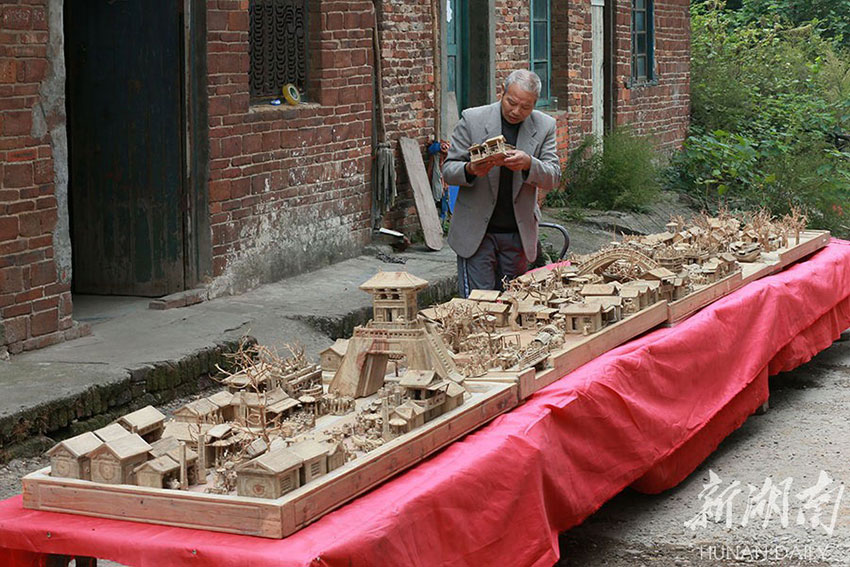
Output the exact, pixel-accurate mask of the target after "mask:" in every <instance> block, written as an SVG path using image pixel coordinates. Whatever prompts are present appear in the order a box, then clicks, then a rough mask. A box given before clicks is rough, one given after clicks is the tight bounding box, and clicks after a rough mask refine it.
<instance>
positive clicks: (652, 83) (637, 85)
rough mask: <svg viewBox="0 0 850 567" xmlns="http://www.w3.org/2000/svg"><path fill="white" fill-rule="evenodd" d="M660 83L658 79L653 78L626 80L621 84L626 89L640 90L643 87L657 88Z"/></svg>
mask: <svg viewBox="0 0 850 567" xmlns="http://www.w3.org/2000/svg"><path fill="white" fill-rule="evenodd" d="M659 83H660V81H659V79H658V77H653V78H652V79H649V80H647V79H631V78H630V79H626V82H625V83H624V84H623V86H625V87H626V88H627V89H642V88H645V87H657V86H658V85H659Z"/></svg>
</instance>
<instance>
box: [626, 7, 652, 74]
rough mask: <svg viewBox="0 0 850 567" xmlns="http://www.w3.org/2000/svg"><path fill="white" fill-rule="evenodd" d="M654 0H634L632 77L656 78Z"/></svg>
mask: <svg viewBox="0 0 850 567" xmlns="http://www.w3.org/2000/svg"><path fill="white" fill-rule="evenodd" d="M653 12H654V10H653V0H632V79H633V80H634V81H640V82H644V81H651V80H653V79H654V78H655V76H654V75H655V73H654V70H653V69H654V63H653V59H654V51H655V26H654V24H653V20H654V17H653V16H654V14H653Z"/></svg>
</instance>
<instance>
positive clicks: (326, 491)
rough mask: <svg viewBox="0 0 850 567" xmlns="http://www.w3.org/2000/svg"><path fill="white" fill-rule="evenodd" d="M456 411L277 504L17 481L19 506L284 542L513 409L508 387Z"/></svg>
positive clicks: (486, 391) (41, 477) (481, 388)
mask: <svg viewBox="0 0 850 567" xmlns="http://www.w3.org/2000/svg"><path fill="white" fill-rule="evenodd" d="M467 389H468V390H469V399H467V400H466V401H465V402H464V404H463V405H461V406H460V407H458V408H456V409H454V410H452V411H450V412H448V413H446V414H444V415H442V416H439V417H437V418H435V419H434V420H432V421H429V422H427V423H426V424H425V425H424V426H422V427H420V428H417V429H415V430H414V431H411V432H410V433H408V434H405V435H402V436H400V437H397V438H395V439H393V440H392V441H390V442H388V443H386V444H384V445H382V446H381V447H379V448H378V449H375V450H374V451H371V452H369V453H367V454H366V455H365V456H363V457H360V458H357V459H356V460H354V461H351V462H349V463H346V464H345V465H344V466H342V467H340V468H338V469H336V470H334V471H332V472H331V473H328V474H326V475H324V476H322V477H321V478H319V479H317V480H315V481H313V482H311V483H309V484H308V485H305V486H303V487H301V488H299V489H298V490H295V491H293V492H290V493H288V494H286V495H284V496H282V497H280V498H278V499H277V500H266V499H262V498H249V497H241V496H230V495H215V494H205V493H197V492H188V491H181V490H165V489H155V488H144V487H140V486H131V485H121V484H118V485H112V484H100V483H95V482H90V481H84V480H76V479H67V478H57V477H51V476H50V468H49V467H48V468H45V469H42V470H40V471H37V472H35V473H32V474H29V475H27V476H26V477H24V479H23V502H24V507H25V508H30V509H33V510H46V511H51V512H67V513H72V514H82V515H87V516H97V517H101V518H113V519H119V520H132V521H135V522H146V523H153V524H164V525H169V526H179V527H186V528H195V529H202V530H212V531H220V532H229V533H236V534H243V535H254V536H262V537H268V538H281V537H286V536H288V535H290V534H292V533H294V532H296V531H298V530H299V529H301V528H302V527H304V526H306V525H307V524H309V523H310V522H313V521H315V520H317V519H318V518H320V517H321V516H323V515H324V514H327V513H328V512H330V511H331V510H333V509H334V508H337V507H339V506H341V505H342V504H344V503H345V502H347V501H349V500H351V499H352V498H354V497H355V496H358V495H359V494H362V493H363V492H365V491H367V490H369V489H370V488H372V487H374V486H376V485H377V484H379V483H381V482H383V481H384V480H387V479H388V478H390V477H392V476H393V475H395V474H396V473H398V472H400V471H402V470H404V469H406V468H408V467H410V466H412V465H414V464H416V463H417V462H419V461H420V460H422V459H423V458H425V457H426V456H427V455H429V454H431V453H433V452H434V451H436V450H438V449H440V448H441V447H444V446H446V445H448V444H449V443H451V442H452V441H455V440H457V439H459V438H460V437H462V436H464V435H466V434H467V433H469V432H471V431H473V430H474V429H476V428H478V427H480V426H481V425H483V424H484V423H486V422H487V421H490V420H491V419H493V418H494V417H496V416H497V415H499V414H501V413H503V412H505V411H508V410H509V409H511V408H513V407H514V406H516V405H517V403H518V401H519V398H518V396H517V387H516V386H515V385H514V384H504V383H501V384H499V383H490V384H488V383H484V382H476V383H474V384H469V385H468V386H467Z"/></svg>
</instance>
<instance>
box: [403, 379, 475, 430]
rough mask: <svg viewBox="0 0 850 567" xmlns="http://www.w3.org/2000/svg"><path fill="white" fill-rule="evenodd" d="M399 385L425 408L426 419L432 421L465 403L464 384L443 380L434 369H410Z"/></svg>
mask: <svg viewBox="0 0 850 567" xmlns="http://www.w3.org/2000/svg"><path fill="white" fill-rule="evenodd" d="M399 386H401V387H402V388H404V390H405V391H406V392H407V395H408V396H409V397H410V398H411V401H412V402H413V403H415V404H416V405H418V406H420V407H421V408H422V409H424V410H425V414H424V416H423V420H424V421H430V420H432V419H434V418H435V417H437V416H439V415H442V414H444V413H445V412H447V411H450V410H452V409H454V408H456V407H457V406H459V405H460V404H462V403H463V392H464V389H463V386H460V385H459V384H456V383H455V382H453V381H451V380H441V379H440V378H439V377H438V376H437V375H436V374H435V373H434V371H433V370H408V371H407V372H405V373H404V375H403V376H402V377H401V379H400V380H399ZM424 421H423V423H424Z"/></svg>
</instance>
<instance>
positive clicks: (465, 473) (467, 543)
mask: <svg viewBox="0 0 850 567" xmlns="http://www.w3.org/2000/svg"><path fill="white" fill-rule="evenodd" d="M848 326H850V245H848V243H846V242H842V241H833V242H832V243H831V244H830V245H829V246H828V247H826V248H825V249H823V250H821V251H820V252H818V253H817V254H815V255H814V256H813V257H811V258H810V259H809V260H807V261H805V262H801V263H799V264H796V265H794V266H791V267H790V268H788V269H787V270H785V271H783V272H782V273H779V274H775V275H773V276H770V277H767V278H765V279H763V280H759V281H757V282H753V283H751V284H749V285H747V286H746V287H745V288H743V289H741V290H738V291H736V292H735V293H733V294H731V295H729V296H727V297H725V298H723V299H721V300H720V301H718V302H716V303H714V304H712V305H711V306H709V307H706V308H705V309H703V310H702V311H700V312H699V313H697V314H696V315H694V316H693V317H691V318H690V319H688V320H687V321H684V322H683V323H680V324H679V325H677V326H676V327H674V328H663V329H657V330H655V331H653V332H651V333H648V334H646V335H644V336H642V337H640V338H638V339H635V340H633V341H631V342H629V343H628V344H626V345H623V346H621V347H619V348H617V349H615V350H613V351H611V352H609V353H607V354H605V355H603V356H600V357H598V358H597V359H595V360H593V361H592V362H590V363H588V364H586V365H584V366H583V367H581V368H579V369H578V370H576V371H574V372H572V373H571V374H569V375H568V376H566V377H565V378H564V379H562V380H559V381H558V382H556V383H555V384H552V385H551V386H549V387H548V388H545V389H544V390H541V391H540V392H538V393H537V394H535V395H534V396H532V397H531V398H529V399H528V400H527V401H526V402H525V403H524V404H522V405H520V406H519V407H517V408H515V409H514V410H513V411H511V412H509V413H507V414H504V415H502V416H500V417H499V418H497V419H496V420H494V421H493V422H491V423H490V424H488V425H487V426H485V427H483V428H482V429H480V430H478V431H476V432H475V433H472V434H470V435H468V436H466V437H465V438H463V439H462V440H460V441H458V442H456V443H453V444H452V445H451V446H449V447H447V448H446V449H444V450H443V451H441V452H439V453H438V454H436V455H434V456H432V457H431V458H429V459H427V460H425V461H423V462H422V463H420V464H419V465H418V466H416V467H415V468H413V469H411V470H409V471H407V472H406V473H404V474H402V475H399V476H397V477H396V478H394V479H392V480H390V481H389V482H387V483H385V484H383V485H382V486H380V487H378V488H377V489H375V490H373V491H371V492H369V493H367V494H365V495H364V496H362V497H360V498H358V499H357V500H355V501H353V502H351V503H349V504H348V505H346V506H344V507H342V508H340V509H339V510H337V511H335V512H333V513H331V514H329V515H327V516H325V517H324V518H322V519H321V520H319V521H318V522H316V523H314V524H312V525H310V526H308V527H306V528H304V529H303V530H301V531H300V532H298V533H297V534H294V535H293V536H290V537H289V538H286V539H283V540H268V539H261V538H251V537H242V536H234V535H228V534H219V533H213V532H203V531H196V530H187V529H179V528H168V527H163V526H155V525H146V524H137V523H131V522H119V521H112V520H99V519H96V518H88V517H84V516H74V515H63V514H53V513H48V512H35V511H30V510H24V509H22V508H21V505H20V497H16V498H12V499H10V500H7V501H4V502H0V547H3V548H6V549H17V550H23V551H40V552H45V553H48V552H50V553H65V554H79V555H91V556H96V557H102V558H107V559H113V560H116V561H119V562H122V563H125V564H128V565H138V566H142V567H145V566H155V567H161V566H163V565H174V566H182V565H221V566H246V567H247V566H251V567H262V566H275V567H281V566H316V567H317V566H360V565H363V566H365V565H369V566H377V565H388V566H397V565H406V566H423V567H424V566H429V567H431V566H434V565H448V566H466V565H469V566H476V567H477V566H481V565H520V566H526V565H528V566H545V567H549V566H551V565H552V564H553V563H554V562H555V561H556V560H557V556H558V543H557V535H558V532H559V531H562V530H565V529H567V528H569V527H571V526H574V525H576V524H578V523H580V522H581V521H582V520H584V518H586V517H587V516H588V515H590V514H592V513H593V512H594V511H595V510H596V509H598V508H599V507H600V506H601V505H602V504H603V503H604V502H606V501H607V500H608V499H610V498H611V497H613V496H614V495H616V494H617V493H618V492H620V491H621V490H622V489H623V488H625V487H627V486H629V485H632V484H635V486H637V487H639V488H640V489H643V490H647V491H652V492H655V491H659V490H664V489H665V488H669V487H670V486H673V485H675V484H676V483H677V482H679V481H680V480H681V479H682V478H684V476H686V475H687V474H688V473H689V472H690V471H691V470H693V468H694V467H696V466H697V465H698V464H699V462H700V461H701V460H702V459H703V458H705V456H707V455H708V454H709V453H710V452H711V451H712V450H714V448H716V446H717V444H718V443H719V442H720V441H721V440H722V439H723V438H724V437H725V436H726V435H728V434H729V433H730V432H731V431H733V430H734V429H735V428H736V427H738V426H740V424H741V423H743V421H744V420H745V419H746V417H747V416H748V415H749V414H750V413H751V412H752V411H753V410H754V409H755V408H756V407H758V406H759V405H761V403H762V402H763V401H764V398H765V397H766V394H767V390H766V388H767V379H766V377H767V374H768V372H770V373H773V372H776V371H779V370H788V369H790V368H793V367H795V366H797V365H799V364H802V363H803V362H806V361H807V360H809V359H810V358H811V357H812V356H813V355H814V354H815V353H817V352H818V351H819V350H822V349H823V348H825V347H827V346H828V345H829V344H830V342H831V341H832V340H833V339H835V338H836V337H837V336H838V334H839V333H840V332H841V331H842V330H843V329H845V328H847V327H848ZM48 532H50V537H47V535H46V534H47V533H48ZM0 559H3V560H4V562H3V565H9V566H12V567H18V566H24V565H26V566H29V565H32V562H31V561H32V556H31V555H28V554H26V553H24V554H21V555H8V554H7V555H6V556H5V557H4V556H2V555H0Z"/></svg>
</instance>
